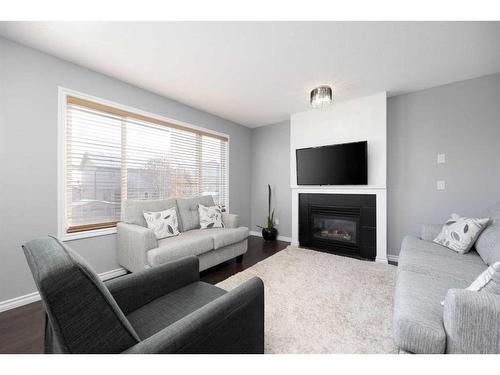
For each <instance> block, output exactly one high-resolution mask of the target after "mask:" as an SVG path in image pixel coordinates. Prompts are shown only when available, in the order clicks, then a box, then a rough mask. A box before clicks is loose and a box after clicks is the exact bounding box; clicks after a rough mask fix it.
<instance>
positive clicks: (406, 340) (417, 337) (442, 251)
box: [393, 236, 487, 353]
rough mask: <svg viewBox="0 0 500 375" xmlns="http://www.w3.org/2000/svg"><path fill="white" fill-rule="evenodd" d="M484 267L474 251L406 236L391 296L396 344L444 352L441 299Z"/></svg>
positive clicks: (466, 283) (424, 350) (420, 349)
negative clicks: (460, 250) (455, 249)
mask: <svg viewBox="0 0 500 375" xmlns="http://www.w3.org/2000/svg"><path fill="white" fill-rule="evenodd" d="M486 268H487V266H486V264H485V263H484V262H483V261H482V259H481V257H480V256H479V255H478V254H477V253H476V252H475V251H471V252H469V253H467V254H458V253H456V252H454V251H453V250H450V249H448V248H446V247H444V246H441V245H438V244H435V243H433V242H429V241H424V240H421V239H419V238H417V237H414V236H407V237H405V238H404V240H403V243H402V245H401V252H400V254H399V259H398V281H397V284H396V291H395V295H394V315H393V320H394V321H393V331H394V340H395V342H396V344H397V345H398V346H399V347H400V348H401V349H403V350H405V351H408V352H413V353H444V352H445V350H446V332H445V330H444V326H443V306H442V305H441V301H442V300H443V299H444V298H445V296H446V293H447V292H448V290H449V289H452V288H458V289H463V288H466V287H467V286H468V285H469V284H470V283H471V282H472V281H473V280H475V279H476V277H477V276H478V275H479V274H481V272H483V271H484V270H485V269H486Z"/></svg>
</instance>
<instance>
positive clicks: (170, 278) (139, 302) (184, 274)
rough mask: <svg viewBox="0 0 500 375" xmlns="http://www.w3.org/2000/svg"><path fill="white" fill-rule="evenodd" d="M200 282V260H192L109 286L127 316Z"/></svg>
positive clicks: (127, 277)
mask: <svg viewBox="0 0 500 375" xmlns="http://www.w3.org/2000/svg"><path fill="white" fill-rule="evenodd" d="M199 280H200V271H199V260H198V257H195V256H189V257H185V258H182V259H179V260H176V261H173V262H169V263H165V264H162V265H160V266H157V267H153V268H149V269H147V270H143V271H139V272H134V273H131V274H128V275H125V276H121V277H118V278H116V279H112V280H109V281H106V282H105V285H106V287H107V288H108V289H109V291H110V293H111V295H112V296H113V298H114V299H115V301H116V303H117V304H118V306H120V308H121V309H122V311H123V313H124V314H129V313H130V312H132V311H134V310H136V309H138V308H139V307H141V306H144V305H145V304H147V303H149V302H151V301H152V300H154V299H156V298H158V297H161V296H163V295H165V294H168V293H170V292H173V291H174V290H177V289H179V288H182V287H183V286H186V285H188V284H191V283H194V282H196V281H199Z"/></svg>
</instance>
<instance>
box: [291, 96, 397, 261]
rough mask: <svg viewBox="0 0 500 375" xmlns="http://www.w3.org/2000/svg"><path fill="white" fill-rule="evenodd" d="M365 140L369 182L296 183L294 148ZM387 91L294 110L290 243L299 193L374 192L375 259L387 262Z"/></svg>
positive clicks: (294, 234) (295, 228) (294, 233)
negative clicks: (324, 106) (327, 105)
mask: <svg viewBox="0 0 500 375" xmlns="http://www.w3.org/2000/svg"><path fill="white" fill-rule="evenodd" d="M356 141H368V185H363V186H345V185H342V186H338V185H335V186H297V171H296V158H295V152H296V150H297V149H299V148H305V147H317V146H325V145H331V144H339V143H347V142H356ZM386 183H387V94H386V93H385V92H381V93H378V94H375V95H370V96H366V97H363V98H360V99H356V100H350V101H347V102H341V103H336V104H333V105H332V106H330V107H327V108H325V109H313V110H309V111H306V112H300V113H296V114H293V115H292V116H291V119H290V186H291V188H292V243H293V244H295V245H297V244H298V195H299V194H300V193H318V194H319V193H321V194H325V193H330V194H375V195H376V197H377V258H376V260H377V261H381V262H387V191H386V188H387V185H386Z"/></svg>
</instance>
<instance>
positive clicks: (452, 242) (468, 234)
mask: <svg viewBox="0 0 500 375" xmlns="http://www.w3.org/2000/svg"><path fill="white" fill-rule="evenodd" d="M489 221H490V219H489V218H482V219H479V218H472V217H463V216H460V215H457V214H451V218H449V219H448V220H447V221H446V223H445V224H444V225H443V228H442V229H441V232H440V233H439V234H438V235H437V237H436V238H435V239H434V242H435V243H437V244H440V245H443V246H446V247H447V248H449V249H451V250H454V251H456V252H457V253H460V254H465V253H468V252H469V251H470V249H472V246H474V242H476V240H477V238H478V237H479V235H480V234H481V232H482V231H483V230H484V228H486V226H487V225H488V223H489Z"/></svg>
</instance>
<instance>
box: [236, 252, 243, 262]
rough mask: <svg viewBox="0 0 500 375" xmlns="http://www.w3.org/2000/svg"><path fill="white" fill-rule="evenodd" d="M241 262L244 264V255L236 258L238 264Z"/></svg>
mask: <svg viewBox="0 0 500 375" xmlns="http://www.w3.org/2000/svg"><path fill="white" fill-rule="evenodd" d="M241 262H243V254H241V255H238V256H237V257H236V263H241Z"/></svg>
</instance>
